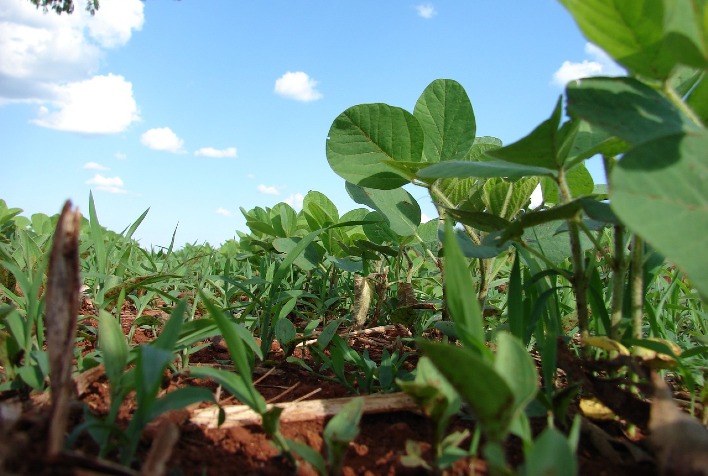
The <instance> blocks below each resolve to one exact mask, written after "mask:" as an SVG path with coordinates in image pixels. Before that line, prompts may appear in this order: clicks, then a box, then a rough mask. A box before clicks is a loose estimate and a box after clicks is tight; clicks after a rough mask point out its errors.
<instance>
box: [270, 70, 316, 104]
mask: <svg viewBox="0 0 708 476" xmlns="http://www.w3.org/2000/svg"><path fill="white" fill-rule="evenodd" d="M316 86H317V81H315V80H314V79H312V78H310V76H309V75H308V74H307V73H303V72H302V71H296V72H291V71H288V72H287V73H285V74H284V75H282V76H281V77H280V78H278V79H276V80H275V92H276V94H279V95H281V96H283V97H286V98H288V99H294V100H296V101H303V102H309V101H316V100H318V99H320V98H322V94H321V93H320V92H319V91H318V90H317V89H316Z"/></svg>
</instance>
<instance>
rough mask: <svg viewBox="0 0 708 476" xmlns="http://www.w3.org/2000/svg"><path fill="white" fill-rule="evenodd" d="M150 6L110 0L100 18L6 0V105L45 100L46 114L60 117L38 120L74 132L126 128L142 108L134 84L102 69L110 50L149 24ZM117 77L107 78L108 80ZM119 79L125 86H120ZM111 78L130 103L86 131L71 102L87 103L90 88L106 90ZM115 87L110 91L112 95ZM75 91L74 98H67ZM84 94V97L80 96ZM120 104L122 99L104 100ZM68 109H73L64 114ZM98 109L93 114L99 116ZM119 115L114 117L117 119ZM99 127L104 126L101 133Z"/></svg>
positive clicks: (2, 83)
mask: <svg viewBox="0 0 708 476" xmlns="http://www.w3.org/2000/svg"><path fill="white" fill-rule="evenodd" d="M143 9H144V4H143V2H142V1H141V0H121V1H116V2H105V3H102V4H101V8H100V10H99V11H98V12H97V13H96V15H95V16H91V15H90V14H89V13H87V12H85V11H84V10H83V8H77V9H76V11H75V12H74V13H73V14H72V15H61V16H59V15H55V14H51V13H49V14H44V13H43V12H42V9H41V8H40V9H37V8H35V7H34V5H32V3H31V2H28V1H25V0H5V1H3V2H2V5H1V6H0V58H2V61H0V106H2V105H4V104H7V103H13V102H15V103H16V102H24V103H34V104H39V105H40V106H41V107H40V108H39V111H40V112H44V113H48V112H49V111H50V110H54V111H55V112H54V114H56V117H54V116H52V117H50V119H47V118H46V117H39V118H38V119H37V120H36V121H35V124H37V125H40V126H46V127H53V128H55V129H59V130H67V131H72V132H86V133H96V132H106V133H111V132H120V131H122V130H123V129H125V127H127V125H128V124H130V122H132V121H133V120H136V119H137V114H136V111H137V108H136V107H135V100H134V99H133V96H132V88H130V87H127V86H129V85H130V82H128V81H125V80H124V79H123V78H122V77H120V76H113V75H108V76H99V77H96V78H103V79H97V80H96V81H95V82H92V81H91V80H92V79H94V75H95V74H96V71H97V70H98V68H99V66H100V63H101V61H102V59H103V57H104V55H105V52H106V51H107V50H108V49H111V48H118V47H121V46H123V45H125V44H126V43H127V42H128V41H129V40H130V37H131V36H132V34H133V32H135V31H137V30H140V29H141V28H142V26H143V22H144V16H143ZM111 77H112V78H113V79H109V80H106V79H105V78H111ZM118 78H121V79H122V82H123V83H124V84H122V85H121V84H119V81H118ZM110 81H113V83H112V86H114V87H118V88H119V89H120V91H119V94H121V95H120V96H118V99H119V100H126V101H127V103H126V105H125V106H122V107H120V108H118V109H117V110H114V109H105V110H104V114H103V115H104V116H106V117H101V118H100V121H99V124H100V125H101V127H93V126H89V128H88V130H83V126H84V125H85V124H84V123H79V122H77V121H76V120H69V119H67V118H66V117H65V116H66V115H67V114H73V111H76V110H77V108H85V107H86V103H88V102H89V101H83V102H82V103H81V104H79V105H77V106H74V105H73V104H72V103H71V101H72V100H79V101H81V97H80V95H79V96H77V93H80V92H83V90H84V88H90V87H91V86H92V85H93V86H97V85H102V86H103V87H104V91H106V90H105V88H106V87H108V84H106V83H110ZM109 91H112V88H111V89H109V90H108V91H106V92H107V93H108V94H111V93H110V92H109ZM67 92H69V93H70V94H69V95H70V97H67ZM77 98H78V99H77ZM103 102H104V103H106V102H109V105H111V106H114V107H115V106H116V104H115V103H116V102H117V101H108V100H104V101H103ZM64 109H67V110H68V112H62V111H63V110H64ZM97 115H98V112H94V113H93V117H94V118H95V117H96V116H97ZM116 116H117V119H115V120H111V118H112V117H116ZM96 129H99V130H98V131H97V130H96Z"/></svg>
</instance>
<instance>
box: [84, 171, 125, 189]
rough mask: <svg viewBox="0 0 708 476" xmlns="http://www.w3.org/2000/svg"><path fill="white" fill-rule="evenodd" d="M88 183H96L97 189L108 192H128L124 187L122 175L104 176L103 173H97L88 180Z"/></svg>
mask: <svg viewBox="0 0 708 476" xmlns="http://www.w3.org/2000/svg"><path fill="white" fill-rule="evenodd" d="M86 183H87V184H88V185H95V186H96V190H102V191H104V192H108V193H126V191H125V188H123V180H122V179H121V178H120V177H104V176H103V175H101V174H96V175H94V176H93V178H90V179H89V180H87V181H86Z"/></svg>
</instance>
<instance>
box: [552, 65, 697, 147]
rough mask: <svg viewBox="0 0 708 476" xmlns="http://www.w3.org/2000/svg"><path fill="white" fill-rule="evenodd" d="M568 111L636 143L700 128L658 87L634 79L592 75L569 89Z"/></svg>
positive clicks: (570, 85)
mask: <svg viewBox="0 0 708 476" xmlns="http://www.w3.org/2000/svg"><path fill="white" fill-rule="evenodd" d="M566 93H567V95H568V113H569V114H570V115H571V116H574V117H580V118H582V119H584V120H586V121H588V122H590V123H592V124H596V125H597V126H599V127H601V128H603V129H605V130H606V131H607V132H609V133H611V134H613V135H615V136H617V137H619V138H620V139H624V140H626V141H628V142H630V143H632V144H641V143H642V142H646V141H650V140H652V139H655V138H657V137H663V136H667V135H672V134H677V133H680V132H688V131H698V130H699V127H698V126H697V125H696V124H695V123H693V122H692V121H691V119H690V118H689V117H688V116H686V115H685V114H683V113H682V112H681V111H679V110H678V109H677V108H676V107H675V106H674V105H673V104H672V103H671V102H670V101H669V100H668V99H666V98H665V97H664V96H663V95H661V94H660V93H659V92H657V91H656V90H654V89H652V88H650V87H649V86H647V85H645V84H644V83H641V82H639V81H637V80H636V79H633V78H589V79H583V80H580V81H575V82H573V83H571V84H569V85H568V87H567V88H566Z"/></svg>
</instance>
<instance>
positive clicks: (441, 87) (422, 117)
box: [413, 79, 476, 163]
mask: <svg viewBox="0 0 708 476" xmlns="http://www.w3.org/2000/svg"><path fill="white" fill-rule="evenodd" d="M413 115H414V116H415V117H416V118H417V119H418V121H419V122H420V125H421V126H422V127H423V133H424V134H425V145H424V148H423V160H424V161H425V162H433V163H435V162H441V161H446V160H462V159H463V158H464V157H465V155H466V154H467V153H468V151H469V150H470V147H471V146H472V143H473V142H474V135H475V130H476V123H475V118H474V111H473V110H472V103H471V102H470V99H469V97H467V93H466V92H465V89H464V88H463V87H462V86H461V85H460V83H458V82H457V81H453V80H450V79H437V80H435V81H433V82H432V83H430V84H429V85H428V87H426V88H425V90H424V91H423V94H422V95H421V96H420V98H419V99H418V102H417V103H416V105H415V109H414V110H413Z"/></svg>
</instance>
